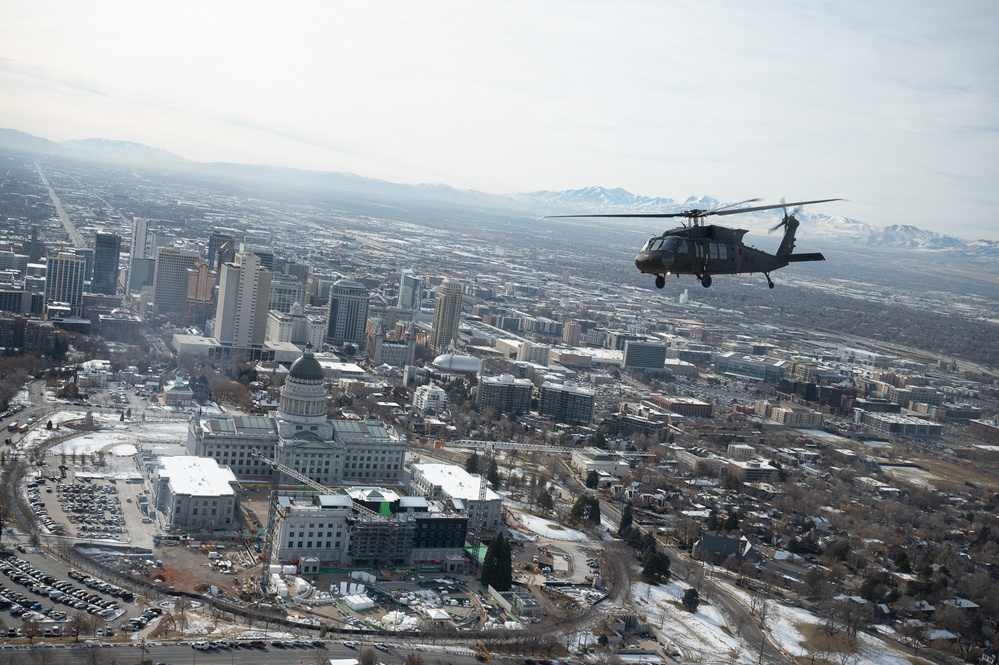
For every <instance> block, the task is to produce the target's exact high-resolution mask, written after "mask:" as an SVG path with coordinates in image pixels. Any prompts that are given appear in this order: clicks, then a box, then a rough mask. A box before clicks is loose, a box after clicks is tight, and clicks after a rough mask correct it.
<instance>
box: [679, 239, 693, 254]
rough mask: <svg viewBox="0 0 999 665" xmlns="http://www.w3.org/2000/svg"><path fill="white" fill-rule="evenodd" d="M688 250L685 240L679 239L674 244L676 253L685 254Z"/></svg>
mask: <svg viewBox="0 0 999 665" xmlns="http://www.w3.org/2000/svg"><path fill="white" fill-rule="evenodd" d="M689 252H690V249H689V248H688V244H687V241H686V240H681V241H680V242H678V243H677V244H676V253H677V254H687V253H689Z"/></svg>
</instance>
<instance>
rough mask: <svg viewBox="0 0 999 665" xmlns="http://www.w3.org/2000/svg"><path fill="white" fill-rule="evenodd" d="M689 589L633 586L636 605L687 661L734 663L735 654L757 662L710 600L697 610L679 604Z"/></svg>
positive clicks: (678, 585) (672, 585)
mask: <svg viewBox="0 0 999 665" xmlns="http://www.w3.org/2000/svg"><path fill="white" fill-rule="evenodd" d="M687 588H688V585H686V584H683V583H682V582H671V583H669V584H663V585H661V586H651V585H649V584H645V583H642V582H640V583H637V584H635V585H633V586H632V589H631V598H632V605H633V606H634V607H635V608H636V609H640V610H641V611H639V612H638V614H640V615H642V616H643V617H644V618H645V620H646V621H648V622H649V624H650V625H652V626H654V627H655V628H657V629H659V630H660V631H661V632H662V634H663V635H665V636H666V637H667V638H669V640H670V641H672V642H673V643H674V644H675V645H676V646H677V647H678V648H679V649H680V651H682V652H683V656H684V658H683V660H684V661H685V662H697V663H730V662H732V657H733V656H737V657H738V659H739V660H738V661H737V662H739V663H751V662H755V661H754V660H753V658H752V654H750V653H749V652H748V651H747V650H746V649H745V648H744V646H743V645H742V643H741V642H740V641H739V640H738V639H736V638H735V637H733V636H732V635H730V634H729V631H728V628H727V627H726V623H725V618H724V617H723V616H722V615H721V613H720V612H719V611H718V610H717V609H715V608H714V607H712V606H711V605H710V603H707V602H702V603H701V604H700V606H699V607H698V608H697V612H694V613H691V612H688V611H687V610H685V609H683V607H682V606H680V605H679V603H680V599H681V598H683V593H684V591H686V590H687Z"/></svg>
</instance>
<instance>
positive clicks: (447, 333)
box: [429, 278, 462, 353]
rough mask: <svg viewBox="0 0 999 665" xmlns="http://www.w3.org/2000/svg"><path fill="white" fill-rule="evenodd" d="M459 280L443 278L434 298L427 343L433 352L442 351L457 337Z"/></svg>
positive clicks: (459, 301) (459, 303)
mask: <svg viewBox="0 0 999 665" xmlns="http://www.w3.org/2000/svg"><path fill="white" fill-rule="evenodd" d="M461 298H462V286H461V282H459V281H458V280H456V279H451V278H448V279H445V280H444V282H443V283H442V284H441V286H440V289H439V290H438V292H437V298H436V299H435V300H434V320H433V327H432V328H431V330H430V339H429V345H430V348H431V350H433V351H434V353H443V352H444V351H446V350H447V349H448V348H449V347H450V346H451V344H452V343H453V342H454V341H455V340H456V339H457V337H458V323H459V321H460V319H461Z"/></svg>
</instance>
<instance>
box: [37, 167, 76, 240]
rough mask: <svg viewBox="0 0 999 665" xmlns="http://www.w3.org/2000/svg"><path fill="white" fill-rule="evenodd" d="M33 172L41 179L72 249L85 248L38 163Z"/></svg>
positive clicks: (74, 225)
mask: <svg viewBox="0 0 999 665" xmlns="http://www.w3.org/2000/svg"><path fill="white" fill-rule="evenodd" d="M35 171H37V172H38V177H39V178H41V179H42V184H43V185H45V189H47V190H48V192H49V198H50V199H52V205H54V206H55V209H56V214H57V215H59V220H60V221H61V222H62V225H63V228H65V229H66V235H67V236H69V242H70V244H71V245H73V247H86V244H84V242H83V236H82V235H80V232H79V231H77V230H76V224H74V223H73V220H71V219H70V218H69V214H68V213H67V212H66V209H65V208H63V207H62V201H60V200H59V196H58V195H57V194H56V193H55V190H54V189H52V185H50V184H49V179H48V178H46V177H45V173H44V172H43V171H42V167H41V166H39V165H38V162H35Z"/></svg>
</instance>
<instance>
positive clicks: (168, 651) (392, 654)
mask: <svg viewBox="0 0 999 665" xmlns="http://www.w3.org/2000/svg"><path fill="white" fill-rule="evenodd" d="M326 644H327V647H326V652H327V653H326V658H325V659H324V660H328V659H330V658H357V657H358V656H359V655H360V653H361V651H360V650H358V649H348V648H347V647H345V646H343V644H342V643H341V642H332V641H327V642H326ZM363 648H365V647H364V646H363V645H362V649H363ZM367 648H370V647H367ZM411 651H412V652H413V653H419V654H420V655H422V656H423V659H424V660H425V661H426V662H427V663H429V664H431V665H433V664H435V663H437V662H440V663H444V664H447V665H473V664H474V663H475V662H476V660H475V658H474V656H472V655H465V654H448V653H445V652H443V651H430V650H427V651H421V650H418V649H402V648H393V649H391V650H390V651H389V652H388V653H387V654H382V653H380V652H378V651H375V653H376V654H378V656H379V660H383V661H386V662H399V661H401V660H402V659H403V658H404V657H405V655H406V654H407V653H410V652H411ZM18 653H21V654H25V655H27V654H28V653H30V654H31V656H33V657H34V656H38V655H39V654H44V660H39V661H38V662H45V663H52V664H55V663H69V664H75V663H84V664H86V665H94V664H95V663H102V662H104V663H111V662H118V663H132V662H138V661H139V660H141V659H142V657H143V654H144V655H145V657H146V658H148V659H149V660H150V661H152V662H153V663H168V664H169V665H186V664H187V663H190V664H191V665H234V664H235V662H236V661H237V660H238V661H239V662H240V665H274V664H275V663H286V664H288V665H315V663H316V662H317V655H319V653H320V651H319V650H318V649H315V648H307V649H306V648H301V647H292V648H278V647H274V646H271V645H270V644H268V645H267V648H266V649H213V650H211V651H199V650H197V649H194V648H192V647H191V646H190V643H189V642H182V643H178V644H157V645H156V646H152V647H146V649H145V650H142V649H140V648H139V647H137V646H136V645H134V644H129V645H120V646H96V645H86V644H79V645H75V644H74V645H66V646H51V645H42V644H36V645H34V646H33V647H20V648H18V647H11V646H0V660H3V661H5V662H6V661H7V658H10V657H12V656H15V654H18ZM112 659H113V660H112ZM494 660H501V661H502V660H506V659H502V658H499V659H494ZM517 661H518V662H519V661H520V659H517ZM508 662H513V661H512V660H511V661H508Z"/></svg>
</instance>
